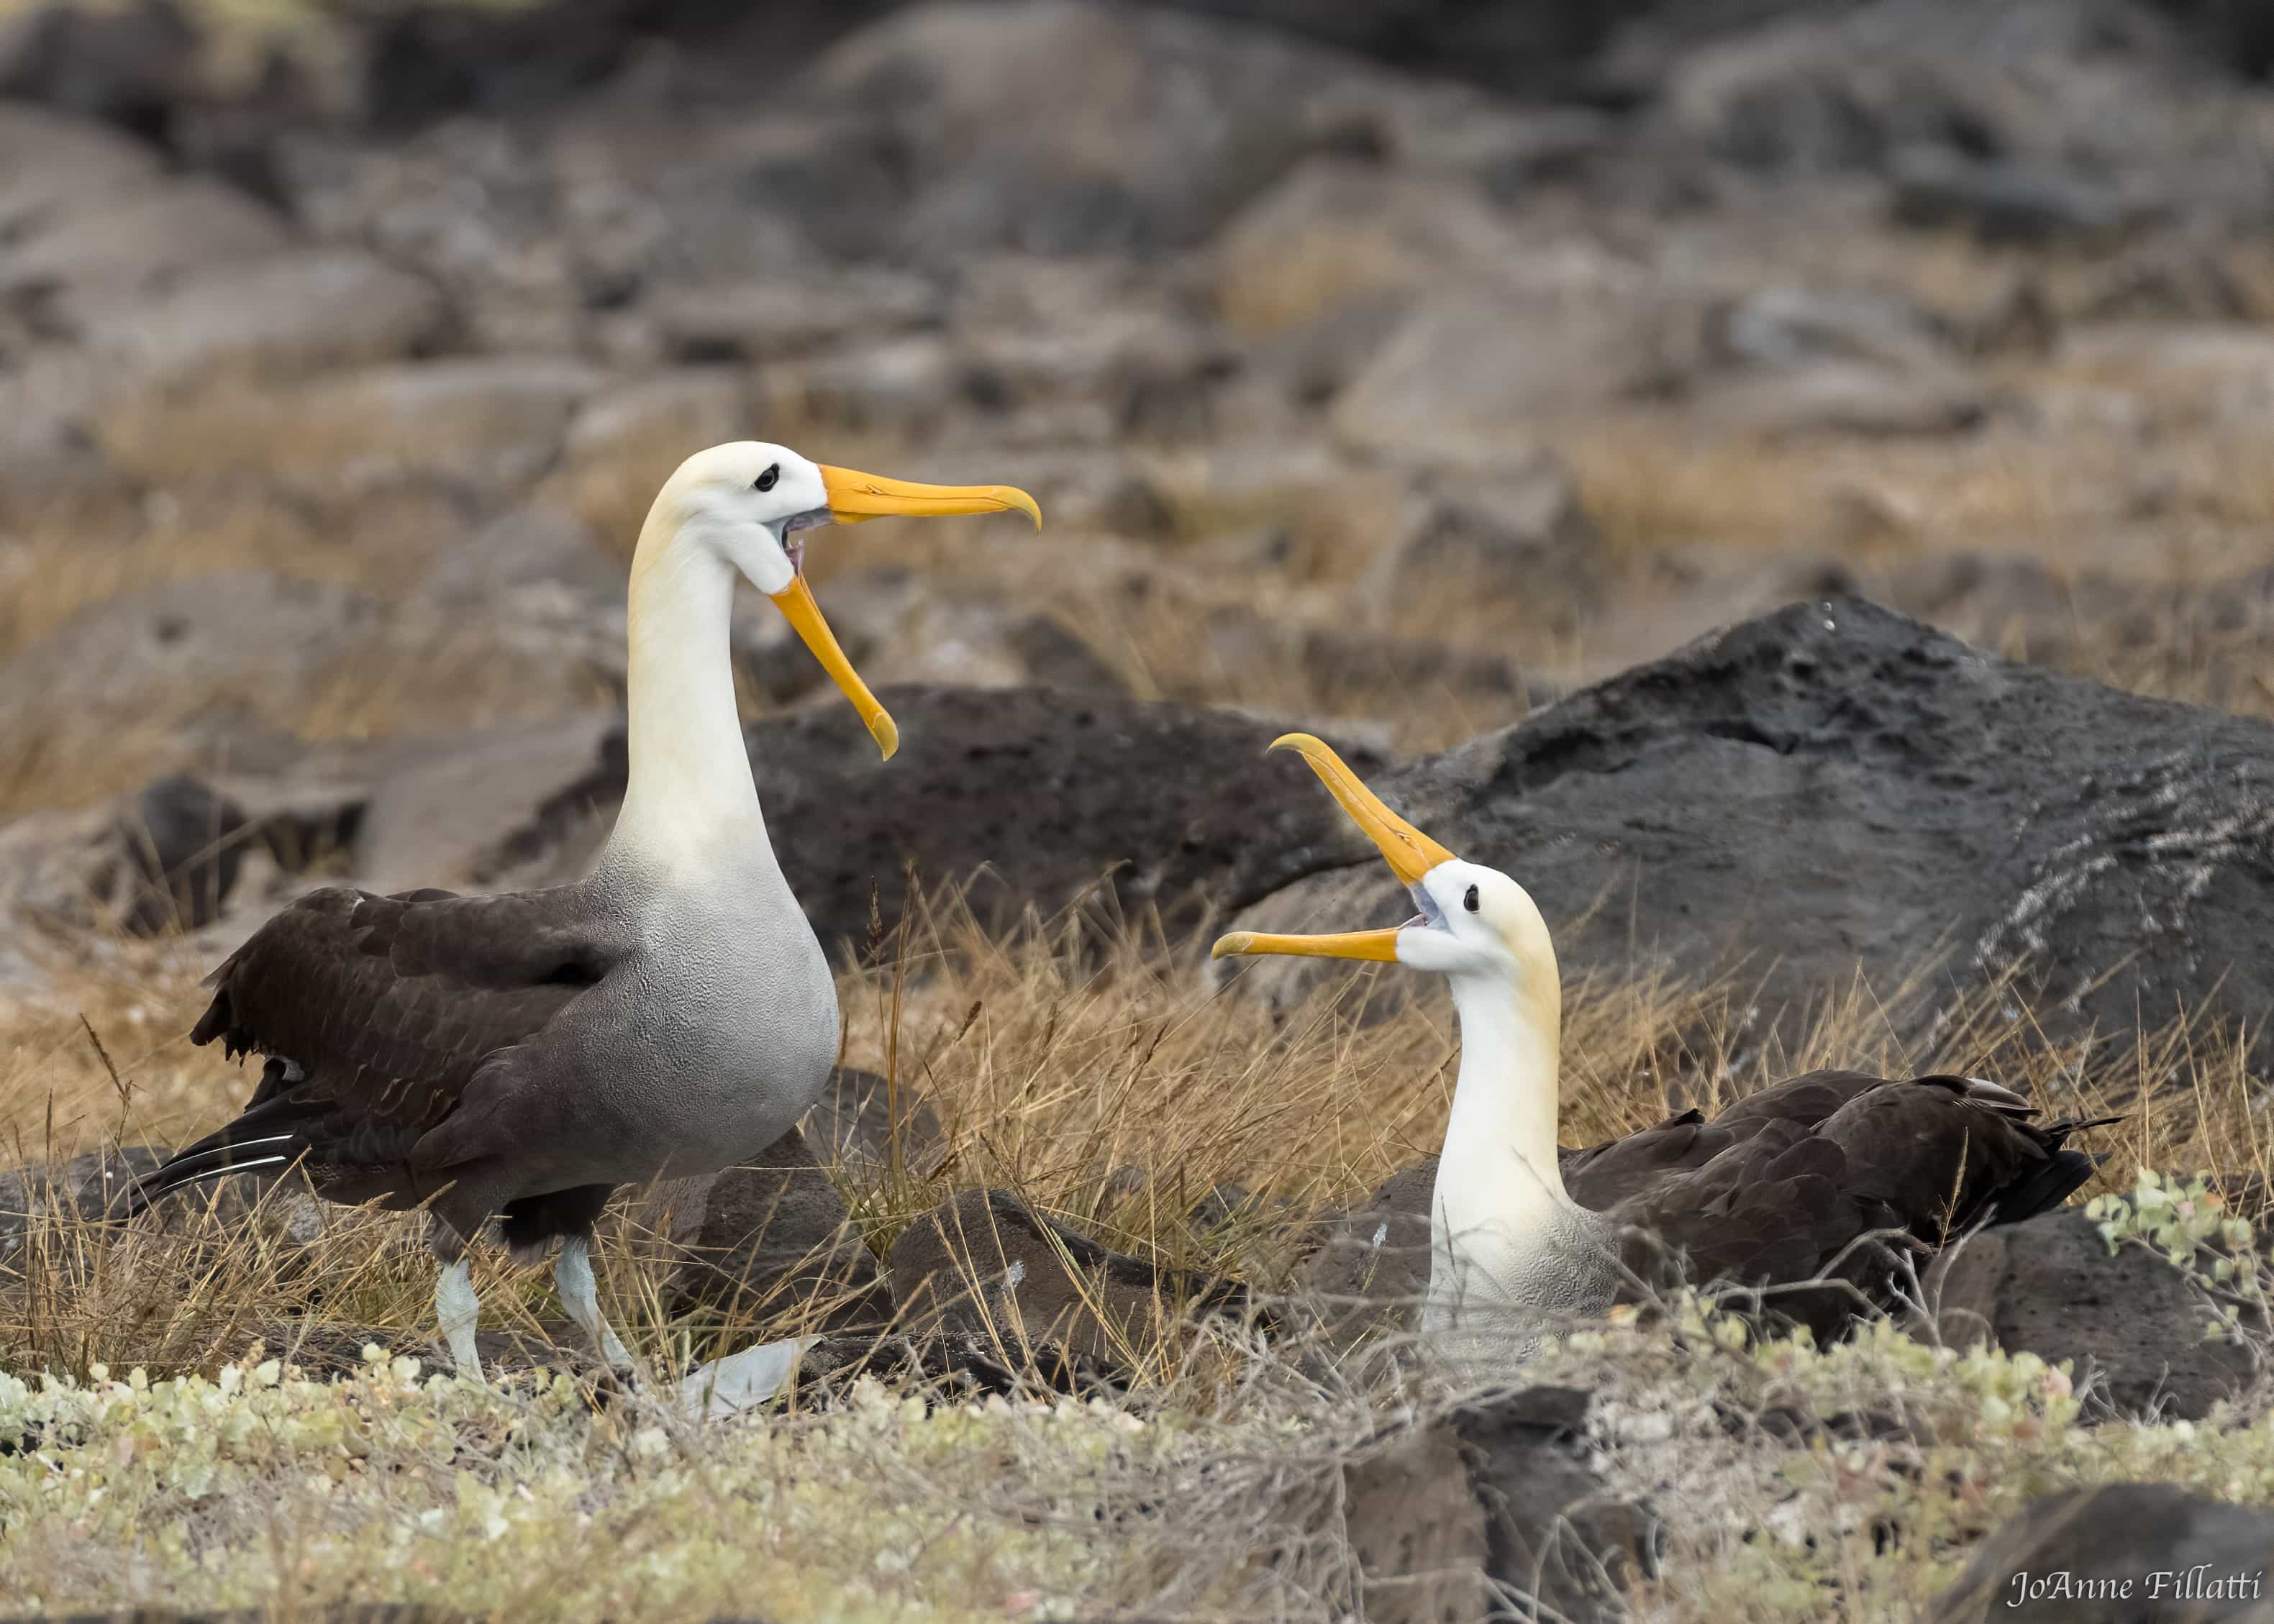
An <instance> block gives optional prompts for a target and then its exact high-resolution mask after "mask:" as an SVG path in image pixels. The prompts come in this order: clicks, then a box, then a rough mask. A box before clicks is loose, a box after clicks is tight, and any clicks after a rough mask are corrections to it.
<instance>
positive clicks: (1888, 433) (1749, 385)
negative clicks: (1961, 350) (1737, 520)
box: [1694, 360, 1989, 439]
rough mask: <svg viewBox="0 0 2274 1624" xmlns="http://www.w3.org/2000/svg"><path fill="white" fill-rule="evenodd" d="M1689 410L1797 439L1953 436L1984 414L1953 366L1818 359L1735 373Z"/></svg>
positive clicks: (1985, 407)
mask: <svg viewBox="0 0 2274 1624" xmlns="http://www.w3.org/2000/svg"><path fill="white" fill-rule="evenodd" d="M1694 405H1695V409H1696V410H1698V411H1699V412H1700V413H1702V414H1704V415H1705V416H1706V417H1711V418H1712V419H1713V421H1715V422H1716V423H1719V424H1721V425H1727V426H1729V427H1733V428H1737V429H1742V430H1747V431H1750V432H1753V433H1756V434H1760V435H1764V436H1766V437H1769V438H1772V439H1777V438H1784V437H1788V436H1794V435H1803V434H1855V435H1864V436H1871V437H1892V436H1897V435H1907V434H1955V433H1959V432H1962V431H1964V430H1967V429H1970V428H1973V427H1975V426H1977V425H1979V424H1980V423H1981V422H1982V421H1983V419H1984V417H1986V416H1987V415H1988V412H1989V397H1988V395H1987V394H1986V392H1985V391H1984V388H1983V387H1982V386H1981V384H1980V383H1978V382H1977V381H1976V380H1974V379H1973V378H1972V377H1971V376H1970V375H1969V374H1968V373H1967V372H1964V371H1962V369H1960V368H1958V367H1955V366H1942V367H1928V368H1919V369H1916V370H1898V369H1895V368H1891V367H1884V366H1872V365H1866V364H1864V363H1861V362H1856V361H1834V360H1821V361H1811V362H1808V363H1805V364H1803V365H1795V366H1788V367H1781V368H1779V369H1777V370H1776V371H1774V372H1757V373H1745V374H1739V375H1737V376H1735V377H1731V378H1728V379H1724V380H1721V381H1719V382H1717V383H1715V384H1713V385H1712V386H1711V387H1707V388H1704V389H1701V390H1700V391H1699V392H1698V395H1697V396H1696V397H1695V402H1694Z"/></svg>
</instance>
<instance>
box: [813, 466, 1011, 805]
mask: <svg viewBox="0 0 2274 1624" xmlns="http://www.w3.org/2000/svg"><path fill="white" fill-rule="evenodd" d="M821 485H822V489H823V490H824V491H825V492H826V493H827V495H828V499H829V516H830V518H831V519H832V520H833V521H835V522H836V523H839V524H858V523H861V522H862V520H864V519H881V518H884V517H885V516H886V515H892V514H900V515H907V516H909V517H912V518H946V517H948V516H950V515H955V514H965V513H1005V512H1009V511H1011V510H1012V509H1014V508H1015V509H1016V510H1017V511H1019V512H1020V513H1023V514H1025V515H1027V516H1028V518H1029V519H1032V520H1033V521H1034V522H1035V529H1037V530H1040V529H1041V528H1042V524H1043V510H1042V508H1040V507H1039V506H1037V505H1036V503H1035V499H1034V498H1033V497H1031V496H1029V495H1028V494H1027V493H1026V492H1024V491H1021V490H1020V489H1018V488H1017V487H1016V486H1013V485H917V484H915V482H914V481H911V480H907V479H887V478H885V477H884V476H882V475H881V474H859V473H855V472H854V471H853V470H851V469H849V468H830V467H826V466H825V467H823V469H822V470H821ZM791 556H792V558H793V559H796V558H797V557H798V553H797V552H796V551H793V553H792V555H791ZM772 598H773V601H774V607H776V608H777V609H779V610H780V611H781V612H782V618H783V619H785V620H787V621H788V622H789V623H790V625H791V627H792V628H794V629H795V631H796V632H797V635H798V636H799V638H800V639H801V640H802V642H803V643H804V644H805V646H806V647H807V649H809V650H811V651H812V654H813V658H815V659H817V660H818V661H820V662H821V668H822V669H823V670H824V671H825V672H827V673H829V675H830V677H831V679H832V680H833V681H835V683H836V684H837V686H838V688H839V689H840V690H841V691H842V692H843V694H844V695H845V697H846V698H847V699H849V700H851V701H852V702H853V708H854V709H855V711H859V712H860V713H861V719H862V721H863V722H865V723H867V724H868V727H869V736H870V738H872V739H874V740H875V741H877V748H878V749H879V750H882V751H883V752H884V756H885V760H886V761H890V760H892V752H893V751H895V750H897V749H899V748H900V729H899V728H898V727H896V726H893V724H892V716H891V715H890V713H889V712H887V711H885V707H884V706H883V705H881V704H879V703H877V696H876V695H874V694H872V693H870V691H869V685H868V684H867V683H866V682H863V681H862V680H861V673H859V672H857V671H855V670H854V669H853V662H852V661H851V660H849V659H847V658H846V657H845V650H844V649H843V648H842V647H841V646H840V645H839V643H838V641H837V635H836V634H835V633H834V632H832V631H831V630H830V629H829V622H828V621H827V620H824V619H822V616H821V605H819V604H817V603H816V602H814V600H813V589H812V588H811V587H809V586H808V585H807V584H806V583H805V572H804V570H803V569H802V568H801V569H800V570H799V571H798V573H797V574H796V575H794V577H792V579H791V581H790V583H789V584H788V585H787V586H786V587H784V588H783V589H782V590H780V591H779V592H776V593H773V594H772Z"/></svg>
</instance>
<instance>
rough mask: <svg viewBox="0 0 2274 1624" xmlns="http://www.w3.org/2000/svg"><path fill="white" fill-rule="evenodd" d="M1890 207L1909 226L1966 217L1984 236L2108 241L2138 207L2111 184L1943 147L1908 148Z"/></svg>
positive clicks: (1935, 225)
mask: <svg viewBox="0 0 2274 1624" xmlns="http://www.w3.org/2000/svg"><path fill="white" fill-rule="evenodd" d="M1889 208H1890V210H1891V212H1892V213H1893V214H1894V218H1895V219H1896V220H1898V221H1900V222H1902V223H1903V224H1905V225H1908V226H1924V227H1928V228H1931V229H1941V228H1944V227H1948V226H1954V225H1959V226H1965V227H1967V228H1969V229H1971V230H1972V231H1973V233H1974V235H1975V236H1976V237H1978V238H1980V239H1981V240H1982V241H1983V242H1984V243H2029V244H2044V243H2050V242H2056V241H2070V242H2084V243H2093V242H2107V241H2110V240H2112V239H2113V238H2114V237H2117V236H2118V235H2119V234H2120V233H2121V232H2122V231H2123V229H2125V228H2126V227H2127V226H2128V225H2129V224H2131V223H2132V222H2133V221H2134V219H2135V216H2136V213H2137V211H2135V209H2133V208H2132V207H2130V206H2129V205H2128V204H2127V202H2126V200H2125V199H2124V197H2123V195H2122V194H2121V193H2120V192H2117V191H2115V190H2114V189H2113V188H2112V187H2108V186H2105V185H2099V184H2095V183H2093V182H2092V181H2090V180H2089V179H2087V178H2086V177H2083V176H2081V175H2076V174H2073V173H2068V172H2065V171H2063V170H2060V169H2052V168H2050V167H2045V166H2040V165H2035V164H2026V163H2010V162H2008V163H1983V162H1975V161H1971V160H1969V159H1966V158H1963V157H1962V156H1960V155H1959V154H1955V153H1953V152H1949V151H1947V150H1946V149H1944V148H1940V147H1928V148H1925V149H1924V150H1922V151H1914V152H1907V153H1904V154H1901V155H1900V156H1899V157H1898V159H1897V160H1896V162H1895V165H1894V196H1893V198H1892V199H1890V202H1889Z"/></svg>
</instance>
